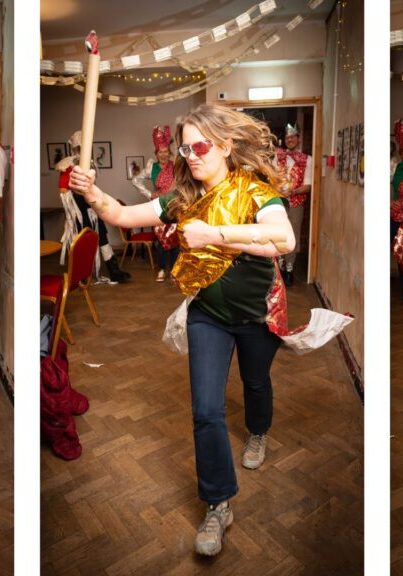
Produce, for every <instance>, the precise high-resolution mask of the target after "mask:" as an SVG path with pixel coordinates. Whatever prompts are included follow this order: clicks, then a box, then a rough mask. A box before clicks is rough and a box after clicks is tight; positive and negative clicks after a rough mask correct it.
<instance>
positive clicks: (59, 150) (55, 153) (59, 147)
mask: <svg viewBox="0 0 403 576" xmlns="http://www.w3.org/2000/svg"><path fill="white" fill-rule="evenodd" d="M46 149H47V152H48V165H49V170H54V169H55V166H56V164H57V163H58V162H60V160H62V159H63V158H65V157H66V156H67V148H66V144H65V143H64V142H49V143H48V144H46Z"/></svg>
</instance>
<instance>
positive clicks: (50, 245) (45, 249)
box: [41, 240, 62, 256]
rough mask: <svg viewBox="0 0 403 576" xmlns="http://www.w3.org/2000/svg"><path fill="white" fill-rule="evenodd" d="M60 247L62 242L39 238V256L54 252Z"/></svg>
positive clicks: (58, 250)
mask: <svg viewBox="0 0 403 576" xmlns="http://www.w3.org/2000/svg"><path fill="white" fill-rule="evenodd" d="M61 249H62V243H61V242H56V240H41V256H49V254H55V253H56V252H60V250H61Z"/></svg>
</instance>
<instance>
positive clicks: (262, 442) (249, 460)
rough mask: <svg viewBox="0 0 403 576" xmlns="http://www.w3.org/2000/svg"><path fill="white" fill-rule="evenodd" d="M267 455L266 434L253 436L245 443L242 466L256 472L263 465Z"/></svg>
mask: <svg viewBox="0 0 403 576" xmlns="http://www.w3.org/2000/svg"><path fill="white" fill-rule="evenodd" d="M265 455H266V434H262V435H261V436H258V435H256V434H251V435H250V436H249V438H248V440H247V441H246V443H245V447H244V449H243V456H242V466H244V467H245V468H249V469H251V470H254V469H255V468H259V466H261V465H262V464H263V461H264V458H265Z"/></svg>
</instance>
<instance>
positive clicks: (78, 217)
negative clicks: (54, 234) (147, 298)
mask: <svg viewBox="0 0 403 576" xmlns="http://www.w3.org/2000/svg"><path fill="white" fill-rule="evenodd" d="M68 142H69V144H70V146H71V148H72V156H67V157H66V158H63V159H62V160H60V162H58V163H57V164H56V166H55V170H57V171H58V172H60V176H59V192H60V199H61V201H62V204H63V207H64V211H65V214H66V222H65V225H64V233H63V236H62V239H61V242H62V244H63V248H62V253H61V257H60V263H61V264H64V260H65V256H66V253H67V252H68V250H69V248H70V246H71V243H72V242H73V239H74V238H75V236H77V234H78V233H79V232H80V231H81V230H82V229H83V228H85V227H86V226H88V227H89V228H92V229H93V230H95V231H96V232H97V233H98V236H99V252H100V255H101V256H102V259H103V260H104V262H105V265H106V267H107V269H108V272H109V276H110V279H109V278H107V277H105V276H102V275H101V273H100V268H101V260H100V257H99V253H98V254H97V257H96V263H95V268H96V270H95V276H96V278H95V282H94V284H101V283H108V284H117V283H123V282H126V281H127V280H128V279H129V278H130V274H129V273H128V272H123V270H121V269H120V268H119V264H118V260H117V257H116V255H115V253H114V251H113V248H112V246H111V245H110V244H109V239H108V231H107V229H106V226H105V223H104V222H103V220H102V218H100V217H99V216H97V214H96V213H95V212H94V210H92V209H91V206H90V205H89V204H87V202H86V201H85V199H84V197H83V196H81V195H80V194H76V193H75V192H74V191H72V190H70V189H69V179H70V173H71V171H72V169H73V167H74V166H75V165H76V164H78V163H79V161H80V150H81V130H77V131H76V132H74V134H72V135H71V136H70V139H69V141H68Z"/></svg>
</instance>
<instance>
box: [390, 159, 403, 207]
mask: <svg viewBox="0 0 403 576" xmlns="http://www.w3.org/2000/svg"><path fill="white" fill-rule="evenodd" d="M402 180H403V162H399V164H398V165H397V166H396V170H395V173H394V175H393V180H392V185H393V200H399V186H400V183H401V182H402Z"/></svg>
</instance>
